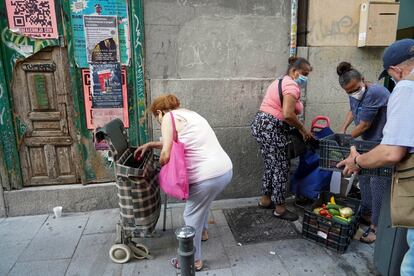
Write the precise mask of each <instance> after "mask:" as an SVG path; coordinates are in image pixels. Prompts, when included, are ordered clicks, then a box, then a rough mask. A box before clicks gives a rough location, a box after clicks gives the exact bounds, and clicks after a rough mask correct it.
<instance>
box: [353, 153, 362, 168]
mask: <svg viewBox="0 0 414 276" xmlns="http://www.w3.org/2000/svg"><path fill="white" fill-rule="evenodd" d="M358 156H359V155H357V156H355V158H354V164H355V166H356V167H357V168H358V169H359V170H362V167H361V166H360V165H359V164H358V162H357V157H358Z"/></svg>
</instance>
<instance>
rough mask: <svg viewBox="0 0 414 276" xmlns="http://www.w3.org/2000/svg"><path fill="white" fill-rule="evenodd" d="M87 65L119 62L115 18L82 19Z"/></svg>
mask: <svg viewBox="0 0 414 276" xmlns="http://www.w3.org/2000/svg"><path fill="white" fill-rule="evenodd" d="M83 22H84V26H85V39H86V54H87V61H88V63H104V62H105V63H106V62H111V63H114V62H120V56H119V39H118V28H117V19H116V16H102V15H98V16H93V15H85V16H84V17H83Z"/></svg>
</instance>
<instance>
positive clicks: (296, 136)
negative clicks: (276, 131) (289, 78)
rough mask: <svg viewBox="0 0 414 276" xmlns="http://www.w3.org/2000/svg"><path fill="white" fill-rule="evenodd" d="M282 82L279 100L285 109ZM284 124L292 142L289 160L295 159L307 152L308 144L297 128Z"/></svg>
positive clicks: (289, 147)
mask: <svg viewBox="0 0 414 276" xmlns="http://www.w3.org/2000/svg"><path fill="white" fill-rule="evenodd" d="M282 80H283V79H279V99H280V107H281V108H282V109H283V93H282ZM284 124H285V127H286V129H287V131H288V138H289V140H290V141H289V144H288V152H287V156H288V158H289V159H293V158H295V157H298V156H299V155H302V154H304V153H305V152H306V151H307V146H306V142H305V141H304V140H303V136H302V134H301V133H300V131H299V130H298V129H297V128H295V127H293V126H291V125H289V124H288V123H286V122H284Z"/></svg>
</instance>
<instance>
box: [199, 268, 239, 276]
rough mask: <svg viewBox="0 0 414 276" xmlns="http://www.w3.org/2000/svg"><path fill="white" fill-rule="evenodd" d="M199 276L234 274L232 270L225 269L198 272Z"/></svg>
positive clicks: (227, 275)
mask: <svg viewBox="0 0 414 276" xmlns="http://www.w3.org/2000/svg"><path fill="white" fill-rule="evenodd" d="M196 275H197V276H233V275H235V274H233V272H232V271H231V269H230V268H224V269H214V270H210V269H208V270H203V271H200V272H197V274H196Z"/></svg>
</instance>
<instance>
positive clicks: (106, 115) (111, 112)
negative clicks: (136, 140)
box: [82, 68, 129, 129]
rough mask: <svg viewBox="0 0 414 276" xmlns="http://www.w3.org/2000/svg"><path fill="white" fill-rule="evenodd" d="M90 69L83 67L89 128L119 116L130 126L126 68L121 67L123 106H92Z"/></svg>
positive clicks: (126, 125) (102, 124) (101, 124)
mask: <svg viewBox="0 0 414 276" xmlns="http://www.w3.org/2000/svg"><path fill="white" fill-rule="evenodd" d="M90 76H91V74H90V71H89V69H82V83H83V93H84V101H85V114H86V126H87V128H88V129H96V128H98V127H102V126H104V125H105V124H106V123H108V122H109V121H111V120H113V119H115V118H119V119H121V120H122V121H123V122H124V125H125V127H129V119H128V99H127V82H126V70H125V69H124V68H122V69H121V84H122V99H123V104H122V108H92V89H91V79H90Z"/></svg>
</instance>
